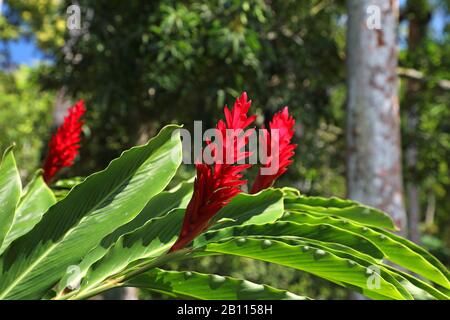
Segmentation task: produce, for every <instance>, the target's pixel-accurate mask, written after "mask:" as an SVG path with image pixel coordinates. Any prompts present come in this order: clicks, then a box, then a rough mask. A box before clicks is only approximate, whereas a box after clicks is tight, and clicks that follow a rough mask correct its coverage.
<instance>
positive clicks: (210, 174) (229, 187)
mask: <svg viewBox="0 0 450 320" xmlns="http://www.w3.org/2000/svg"><path fill="white" fill-rule="evenodd" d="M250 106H251V101H248V100H247V94H246V93H245V92H244V93H243V94H242V95H241V96H240V97H239V98H237V99H236V102H235V103H234V106H233V108H232V109H231V111H230V110H229V109H228V107H226V106H225V109H224V114H225V122H224V121H223V120H219V122H218V124H217V129H218V130H219V131H220V132H221V133H222V139H223V142H222V148H223V150H222V155H225V154H227V149H229V148H231V147H234V148H233V149H232V150H233V151H232V152H233V157H232V160H233V161H231V162H230V161H226V163H222V162H215V163H212V164H203V163H202V164H196V169H197V177H196V179H195V182H194V192H193V195H192V198H191V200H190V202H189V204H188V206H187V208H186V213H185V216H184V221H183V226H182V229H181V233H180V236H179V237H178V240H177V242H176V243H175V244H174V245H173V246H172V248H171V249H170V251H171V252H173V251H176V250H179V249H182V248H183V247H185V246H186V245H188V244H189V243H190V242H191V241H192V240H193V239H194V238H196V237H197V236H198V235H199V234H200V233H202V232H203V231H205V230H206V229H207V228H208V227H209V222H210V220H211V218H212V217H213V216H214V215H215V214H216V213H217V212H218V211H219V210H220V209H222V208H223V207H224V206H225V205H227V204H228V203H229V202H230V201H231V199H232V198H233V197H234V196H236V195H237V194H238V193H240V192H241V189H240V186H241V185H243V184H246V183H247V181H246V180H242V176H243V171H244V170H245V169H248V168H249V167H251V166H252V165H251V164H237V162H238V160H242V159H245V158H248V157H249V156H250V152H245V151H244V152H241V151H240V150H241V149H242V148H243V147H245V146H246V144H247V141H248V140H247V139H246V138H244V139H242V138H239V137H237V136H236V137H231V138H230V137H229V136H227V134H226V130H227V129H234V130H243V131H244V130H245V129H247V127H248V126H250V125H251V124H252V123H253V121H254V120H255V119H256V116H250V117H248V116H247V112H248V110H249V108H250ZM294 125H295V120H294V118H293V117H291V116H289V113H288V108H287V107H284V109H283V110H282V111H281V112H278V113H277V114H275V115H274V117H273V119H272V121H271V122H270V124H269V127H270V128H269V129H270V130H265V134H264V139H263V141H261V145H262V146H267V149H268V150H273V148H270V146H271V145H272V144H277V148H275V149H276V150H277V151H278V152H276V154H269V155H268V159H266V162H265V164H264V165H263V166H262V167H261V168H260V169H259V172H258V175H257V177H256V180H255V182H254V184H253V187H252V188H251V193H252V194H254V193H258V192H259V191H261V190H263V189H266V188H268V187H270V186H272V184H273V183H274V182H275V180H276V179H277V178H278V177H279V176H281V175H282V174H283V173H285V172H286V170H287V167H288V166H289V165H290V164H291V163H292V159H291V158H292V156H293V155H294V149H295V147H296V145H294V144H292V143H291V140H292V137H293V136H294ZM275 131H276V136H277V138H276V139H274V138H273V136H274V133H275ZM252 133H253V131H252V129H250V130H247V132H245V135H250V134H252ZM208 147H210V148H212V150H215V151H216V152H218V150H217V146H216V145H214V144H213V143H211V142H209V143H208ZM213 153H214V152H213ZM227 160H229V159H227ZM273 162H275V163H278V166H277V169H276V170H275V172H274V173H272V174H264V173H263V169H264V168H268V167H270V166H271V164H272V163H273Z"/></svg>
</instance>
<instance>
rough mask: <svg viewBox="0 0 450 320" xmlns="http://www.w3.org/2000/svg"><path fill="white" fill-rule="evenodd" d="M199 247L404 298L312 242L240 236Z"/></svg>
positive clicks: (358, 265)
mask: <svg viewBox="0 0 450 320" xmlns="http://www.w3.org/2000/svg"><path fill="white" fill-rule="evenodd" d="M198 250H200V249H198ZM202 250H203V252H205V253H221V254H230V255H236V256H241V257H247V258H252V259H257V260H262V261H266V262H270V263H275V264H279V265H283V266H287V267H291V268H295V269H298V270H302V271H305V272H309V273H311V274H314V275H317V276H319V277H323V278H325V279H334V280H335V281H338V282H343V283H346V284H349V285H353V286H355V287H358V288H361V289H363V290H364V292H370V291H372V292H373V293H374V294H377V295H383V296H385V297H387V298H391V299H400V300H403V299H405V297H404V296H403V294H402V293H401V292H400V291H399V290H398V289H397V288H396V286H395V285H394V284H391V283H389V282H387V281H386V280H384V279H383V278H382V277H381V278H380V287H379V288H370V287H369V286H368V285H367V281H368V269H367V268H366V267H364V266H362V265H360V264H358V263H357V262H351V261H350V260H349V259H343V258H340V257H338V256H337V255H335V254H333V253H332V252H330V251H329V250H324V249H315V248H314V247H313V246H302V245H289V244H286V243H284V242H282V241H278V240H268V239H264V240H263V239H252V238H240V239H235V240H227V241H224V242H217V243H209V244H207V245H206V246H205V247H203V248H202ZM200 254H201V253H200Z"/></svg>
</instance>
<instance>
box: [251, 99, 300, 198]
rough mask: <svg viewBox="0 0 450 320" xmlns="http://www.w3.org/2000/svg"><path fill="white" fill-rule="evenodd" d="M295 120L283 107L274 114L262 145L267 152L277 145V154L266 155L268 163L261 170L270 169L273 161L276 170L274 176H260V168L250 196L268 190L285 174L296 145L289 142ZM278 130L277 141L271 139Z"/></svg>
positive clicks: (286, 108)
mask: <svg viewBox="0 0 450 320" xmlns="http://www.w3.org/2000/svg"><path fill="white" fill-rule="evenodd" d="M294 125H295V120H294V118H293V117H292V116H289V110H288V107H284V108H283V110H282V111H280V112H278V113H276V114H275V115H274V116H273V118H272V121H271V122H270V123H269V127H270V132H267V131H266V134H265V138H264V139H263V140H264V143H262V145H266V147H267V148H268V150H272V148H271V146H272V144H273V143H277V144H278V152H276V153H275V154H271V155H268V159H267V160H268V162H267V163H266V164H265V165H264V166H263V168H264V167H265V168H268V167H271V165H272V163H273V161H275V163H276V162H278V168H277V170H276V172H275V173H274V174H266V175H264V174H261V168H260V170H259V172H258V175H257V177H256V179H255V182H254V183H253V187H252V189H251V191H250V193H251V194H255V193H258V192H259V191H261V190H263V189H266V188H269V187H270V186H272V184H273V183H274V182H275V180H276V179H277V178H278V177H279V176H281V175H282V174H283V173H285V172H286V170H287V167H288V166H289V165H290V164H291V163H292V162H293V160H292V156H293V155H294V154H295V153H294V149H295V148H296V146H297V145H295V144H292V143H291V140H292V137H293V136H294ZM273 130H278V139H277V140H278V141H275V140H274V139H272V135H273V134H272V133H271V132H272V131H273Z"/></svg>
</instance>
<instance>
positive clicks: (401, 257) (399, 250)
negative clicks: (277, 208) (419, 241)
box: [282, 212, 450, 288]
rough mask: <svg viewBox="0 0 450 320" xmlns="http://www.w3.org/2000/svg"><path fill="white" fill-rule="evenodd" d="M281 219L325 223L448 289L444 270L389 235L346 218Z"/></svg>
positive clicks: (291, 214)
mask: <svg viewBox="0 0 450 320" xmlns="http://www.w3.org/2000/svg"><path fill="white" fill-rule="evenodd" d="M282 220H283V221H292V222H296V223H309V224H315V225H322V224H324V223H326V224H329V225H333V226H337V227H339V228H343V229H345V230H348V231H350V232H353V233H356V234H359V235H360V236H362V237H364V238H366V239H368V240H370V241H371V242H372V243H374V244H375V245H376V246H377V247H378V248H379V249H380V250H381V251H382V252H383V254H384V255H385V256H386V258H387V259H389V260H390V261H392V262H394V263H396V264H397V265H400V266H402V267H404V268H407V269H409V270H411V271H413V272H415V273H417V274H419V275H421V276H423V277H425V278H428V279H430V280H432V281H434V282H436V283H437V284H439V285H441V286H443V287H445V288H449V287H450V284H449V281H448V278H447V276H448V271H447V270H446V268H445V267H444V266H442V265H441V263H440V262H439V261H437V259H436V258H434V257H433V256H432V255H431V254H429V253H428V252H426V251H425V250H424V249H421V248H420V247H419V246H417V245H415V244H413V243H411V242H410V241H408V240H406V239H403V238H401V237H399V236H397V235H394V234H392V233H390V232H386V231H383V230H380V229H372V228H369V227H366V226H363V225H360V224H358V223H354V222H351V221H348V220H346V219H337V218H332V217H324V216H322V217H318V216H311V215H309V214H306V213H304V212H289V213H287V214H286V215H285V216H283V218H282Z"/></svg>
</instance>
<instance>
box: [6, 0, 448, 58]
mask: <svg viewBox="0 0 450 320" xmlns="http://www.w3.org/2000/svg"><path fill="white" fill-rule="evenodd" d="M405 2H406V0H400V5H403V4H404V3H405ZM4 9H5V8H3V10H4ZM448 22H450V16H447V17H446V16H445V13H444V12H442V11H438V12H436V13H435V15H434V16H433V20H432V22H431V26H432V29H433V32H434V33H435V34H436V35H437V36H438V35H439V34H441V33H442V30H443V28H444V27H445V25H446V23H448ZM7 45H8V46H9V49H10V51H11V58H12V61H13V63H15V64H27V65H33V64H34V63H36V62H38V61H41V60H43V59H44V58H45V57H44V55H43V54H42V52H41V51H40V50H39V49H38V48H37V47H36V44H35V41H34V39H30V40H27V39H19V40H18V41H11V42H9V43H8V44H7Z"/></svg>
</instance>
